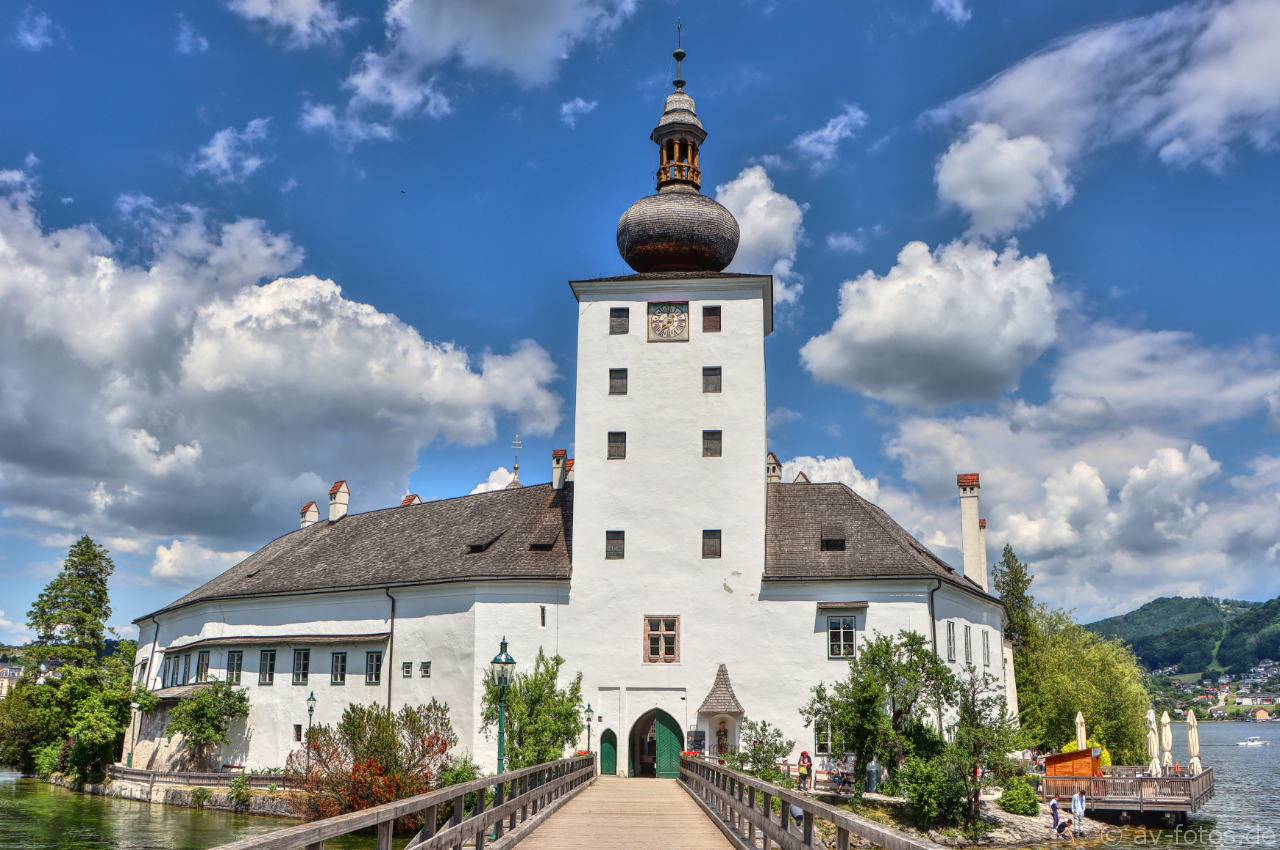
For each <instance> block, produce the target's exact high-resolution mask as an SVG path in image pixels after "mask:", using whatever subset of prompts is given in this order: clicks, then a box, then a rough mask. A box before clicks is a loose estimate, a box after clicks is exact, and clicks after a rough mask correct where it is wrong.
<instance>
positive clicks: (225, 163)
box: [191, 118, 271, 183]
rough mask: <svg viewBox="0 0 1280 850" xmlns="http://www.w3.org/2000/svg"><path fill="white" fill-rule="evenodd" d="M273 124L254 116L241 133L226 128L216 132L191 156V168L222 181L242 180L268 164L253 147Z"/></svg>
mask: <svg viewBox="0 0 1280 850" xmlns="http://www.w3.org/2000/svg"><path fill="white" fill-rule="evenodd" d="M270 123H271V119H270V118H254V119H253V120H252V121H250V122H249V123H248V124H246V125H245V128H244V130H242V131H240V132H237V131H236V128H235V127H227V128H226V129H225V130H219V131H218V132H216V133H214V134H213V138H212V139H210V140H209V144H207V145H205V146H204V147H202V148H200V149H199V150H198V151H196V153H195V156H193V157H192V158H191V171H192V172H196V171H203V172H205V173H206V174H209V175H212V176H213V178H214V179H215V180H217V181H218V182H219V183H243V182H244V181H245V180H247V179H248V178H249V175H251V174H253V173H254V172H255V171H257V170H258V169H259V168H261V167H262V166H263V165H264V164H265V163H266V159H264V158H263V157H261V156H259V155H258V154H257V153H255V152H254V150H253V147H254V145H255V144H256V143H257V142H261V141H263V140H264V139H266V138H267V127H268V126H269V125H270Z"/></svg>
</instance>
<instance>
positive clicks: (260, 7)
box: [227, 0, 359, 47]
mask: <svg viewBox="0 0 1280 850" xmlns="http://www.w3.org/2000/svg"><path fill="white" fill-rule="evenodd" d="M227 8H229V9H230V10H231V11H232V12H234V13H235V14H237V15H239V16H240V17H242V18H244V19H245V20H248V21H252V22H254V23H259V24H265V25H266V26H268V27H270V28H271V29H272V30H273V31H276V32H283V33H284V35H285V44H287V45H288V46H289V47H314V46H316V45H319V44H327V43H331V42H334V41H337V40H338V39H339V38H341V37H342V35H343V33H345V32H347V31H348V30H350V29H352V28H354V27H355V25H356V24H357V23H359V19H358V18H354V17H347V18H344V17H343V16H342V14H341V12H340V11H339V10H338V4H337V3H336V2H331V0H228V2H227Z"/></svg>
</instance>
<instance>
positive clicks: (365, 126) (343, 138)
mask: <svg viewBox="0 0 1280 850" xmlns="http://www.w3.org/2000/svg"><path fill="white" fill-rule="evenodd" d="M298 124H299V126H301V127H302V128H303V129H304V130H312V131H318V132H323V133H327V134H328V135H329V138H330V139H331V140H332V141H333V143H334V145H336V146H337V147H340V148H342V149H344V150H351V149H352V148H354V147H355V146H356V145H358V144H360V143H361V142H369V141H381V142H388V141H391V140H392V139H394V138H396V135H397V134H396V130H395V128H394V127H391V126H390V125H387V124H380V123H378V122H376V121H365V120H364V119H362V118H360V117H358V116H353V115H351V114H350V109H349V108H348V109H347V110H345V112H344V114H343V115H338V112H337V110H336V109H335V108H334V107H332V106H330V105H328V104H314V103H311V102H310V101H308V102H307V103H306V104H305V105H304V106H303V107H302V117H301V118H299V119H298Z"/></svg>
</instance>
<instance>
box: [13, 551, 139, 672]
mask: <svg viewBox="0 0 1280 850" xmlns="http://www.w3.org/2000/svg"><path fill="white" fill-rule="evenodd" d="M115 568H116V567H115V564H114V563H112V561H111V558H110V557H108V553H107V550H106V549H105V548H104V547H102V546H99V545H98V544H97V543H94V542H93V540H92V539H90V538H89V536H88V535H85V536H84V537H81V538H80V539H79V540H77V541H76V542H75V544H74V545H73V546H72V547H71V551H70V552H68V553H67V559H66V560H65V561H64V562H63V564H62V571H61V572H60V573H58V575H56V576H55V577H54V579H53V581H51V582H49V584H47V585H46V586H45V588H44V590H42V591H41V592H40V596H39V597H37V598H36V601H35V604H34V605H32V606H31V610H30V611H28V612H27V626H28V627H29V628H30V629H31V630H32V631H34V632H35V633H36V639H35V640H34V641H33V642H32V643H31V646H30V648H28V649H27V651H26V652H24V653H23V658H24V660H25V661H26V662H27V663H28V665H32V666H34V665H39V664H41V663H44V662H56V663H58V664H61V665H70V666H72V667H89V666H91V665H93V664H94V662H95V661H96V659H97V658H98V655H99V653H101V652H102V650H103V647H104V646H105V638H104V632H105V630H106V619H107V618H108V617H110V616H111V605H110V601H109V599H108V597H107V580H108V579H110V578H111V574H112V573H113V572H115Z"/></svg>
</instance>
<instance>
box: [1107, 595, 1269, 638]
mask: <svg viewBox="0 0 1280 850" xmlns="http://www.w3.org/2000/svg"><path fill="white" fill-rule="evenodd" d="M1260 605H1262V603H1261V602H1243V601H1240V600H1237V599H1218V598H1217V597H1214V596H1193V597H1191V598H1189V599H1184V598H1183V597H1181V596H1174V597H1168V596H1162V597H1160V598H1159V599H1153V600H1151V601H1150V602H1148V603H1147V604H1146V605H1143V606H1142V607H1141V608H1138V609H1137V610H1135V611H1130V612H1129V613H1128V614H1121V615H1120V616H1119V617H1108V618H1107V619H1105V620H1099V621H1098V622H1096V623H1088V624H1086V625H1085V628H1086V629H1088V630H1089V631H1091V632H1094V633H1096V634H1100V635H1102V636H1103V637H1111V638H1120V639H1121V640H1123V641H1125V642H1126V643H1132V642H1133V641H1135V640H1137V639H1138V638H1144V637H1147V636H1149V635H1159V634H1163V633H1164V632H1167V631H1169V630H1170V629H1177V628H1182V627H1185V626H1198V625H1200V624H1202V623H1222V622H1223V621H1224V620H1229V619H1231V618H1233V617H1235V616H1236V615H1238V614H1241V613H1243V612H1245V611H1248V610H1249V609H1251V608H1257V607H1259V606H1260Z"/></svg>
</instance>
